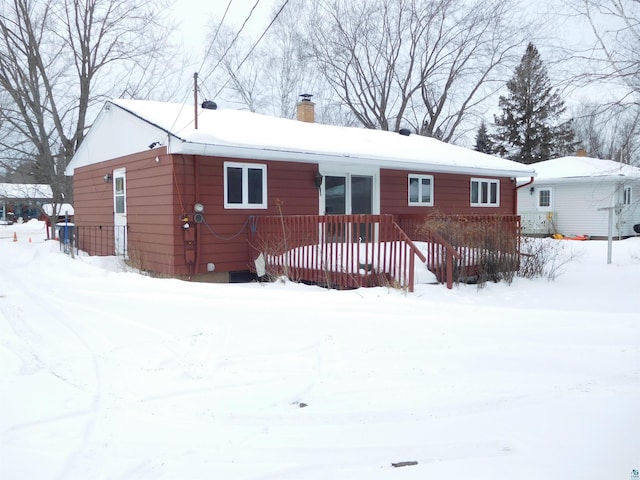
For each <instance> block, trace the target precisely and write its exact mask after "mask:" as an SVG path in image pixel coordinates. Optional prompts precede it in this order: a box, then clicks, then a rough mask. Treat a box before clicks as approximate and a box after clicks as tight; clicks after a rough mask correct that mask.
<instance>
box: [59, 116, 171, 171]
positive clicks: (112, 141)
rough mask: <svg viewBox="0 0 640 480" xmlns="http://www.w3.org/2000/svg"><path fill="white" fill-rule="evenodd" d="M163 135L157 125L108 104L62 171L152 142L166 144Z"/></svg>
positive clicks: (130, 152) (144, 146) (140, 148)
mask: <svg viewBox="0 0 640 480" xmlns="http://www.w3.org/2000/svg"><path fill="white" fill-rule="evenodd" d="M166 137H167V134H166V133H165V132H164V131H163V130H161V129H160V128H158V127H155V126H153V125H151V124H149V123H147V122H145V121H144V120H141V119H139V118H137V117H135V116H133V115H131V114H130V113H128V112H125V111H124V110H122V109H121V108H119V107H117V106H115V105H107V107H106V108H105V109H103V110H102V112H100V115H98V117H97V118H96V121H95V122H94V124H93V125H92V127H91V129H90V130H89V133H88V134H87V137H86V138H85V139H84V141H83V142H82V144H80V147H79V148H78V151H77V152H76V153H75V155H74V156H73V159H72V161H71V163H70V164H69V166H68V167H67V170H66V172H65V173H66V174H67V175H71V174H73V169H75V168H78V167H83V166H85V165H92V164H94V163H98V162H102V161H105V160H111V159H113V158H118V157H123V156H125V155H130V154H132V153H138V152H143V151H145V150H148V149H149V145H151V144H152V143H154V142H161V143H162V144H164V145H166Z"/></svg>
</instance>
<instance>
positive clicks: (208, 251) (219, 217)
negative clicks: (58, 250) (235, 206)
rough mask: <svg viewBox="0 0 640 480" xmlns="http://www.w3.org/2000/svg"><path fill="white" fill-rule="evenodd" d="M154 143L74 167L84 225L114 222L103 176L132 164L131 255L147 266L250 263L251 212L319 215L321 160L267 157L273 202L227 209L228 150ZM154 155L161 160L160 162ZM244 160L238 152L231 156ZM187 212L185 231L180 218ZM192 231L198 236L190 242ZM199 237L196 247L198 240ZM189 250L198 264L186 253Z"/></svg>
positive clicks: (187, 270)
mask: <svg viewBox="0 0 640 480" xmlns="http://www.w3.org/2000/svg"><path fill="white" fill-rule="evenodd" d="M158 151H159V150H150V151H148V152H142V153H139V154H135V155H130V156H128V157H123V158H120V159H114V160H110V161H107V162H102V163H99V164H95V165H91V166H87V167H82V168H79V169H77V170H76V172H75V175H74V188H75V192H74V194H75V203H76V208H75V213H76V215H75V221H76V224H77V225H78V226H79V227H83V226H98V225H104V226H107V225H112V224H113V184H112V183H111V182H107V183H105V182H104V180H103V177H104V175H105V174H106V173H111V172H112V171H113V170H114V169H116V168H121V167H125V168H126V179H127V223H128V227H129V229H128V241H129V257H130V258H131V260H132V261H133V262H135V263H138V264H139V265H140V266H141V267H142V268H143V269H145V270H149V271H152V272H156V273H160V274H166V275H176V276H182V275H191V274H196V273H204V272H206V271H207V264H208V263H213V264H215V265H216V271H217V272H231V271H241V270H247V269H248V268H249V266H248V263H249V246H248V243H247V238H248V235H247V232H248V229H249V228H250V223H249V217H250V216H252V215H280V214H282V215H316V214H317V213H318V202H319V197H318V190H317V188H316V187H315V186H314V183H313V179H314V175H315V173H316V171H317V165H312V164H297V163H290V162H259V161H247V162H246V163H260V164H267V199H268V209H259V210H254V209H241V210H225V209H224V198H223V191H224V190H223V178H224V177H223V164H224V162H225V160H227V159H223V158H216V157H199V156H191V155H158ZM156 156H157V157H158V159H159V162H156ZM228 160H229V161H233V162H242V161H241V160H237V159H228ZM196 202H199V203H202V204H203V205H204V222H203V223H202V224H196V223H195V222H194V221H193V205H194V204H195V203H196ZM185 216H186V217H187V218H188V219H189V225H190V230H189V232H188V233H187V234H186V235H185V230H184V228H183V224H184V223H183V221H182V218H184V217H185ZM188 235H193V242H192V243H189V241H190V240H191V238H188ZM196 244H197V246H198V247H197V248H196ZM188 254H191V255H192V258H193V260H194V261H195V265H193V264H191V263H190V262H188V261H187V255H188Z"/></svg>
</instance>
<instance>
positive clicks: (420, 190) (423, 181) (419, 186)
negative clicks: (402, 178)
mask: <svg viewBox="0 0 640 480" xmlns="http://www.w3.org/2000/svg"><path fill="white" fill-rule="evenodd" d="M409 205H416V206H423V207H425V206H426V207H431V206H433V176H431V175H409Z"/></svg>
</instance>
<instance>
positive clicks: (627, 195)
mask: <svg viewBox="0 0 640 480" xmlns="http://www.w3.org/2000/svg"><path fill="white" fill-rule="evenodd" d="M631 202H632V199H631V186H630V185H629V186H626V187H624V190H623V191H622V204H623V205H631Z"/></svg>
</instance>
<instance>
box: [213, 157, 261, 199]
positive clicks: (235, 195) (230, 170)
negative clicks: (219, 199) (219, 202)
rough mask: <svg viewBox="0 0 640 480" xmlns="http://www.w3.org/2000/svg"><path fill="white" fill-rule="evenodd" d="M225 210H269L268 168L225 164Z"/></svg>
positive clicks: (255, 165)
mask: <svg viewBox="0 0 640 480" xmlns="http://www.w3.org/2000/svg"><path fill="white" fill-rule="evenodd" d="M224 208H267V166H266V165H260V164H253V163H234V162H225V163H224Z"/></svg>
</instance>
